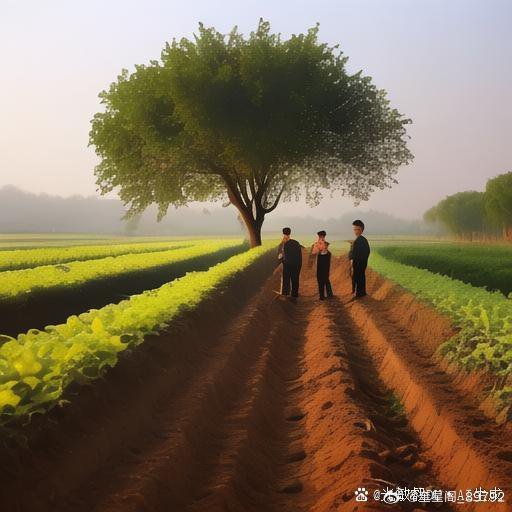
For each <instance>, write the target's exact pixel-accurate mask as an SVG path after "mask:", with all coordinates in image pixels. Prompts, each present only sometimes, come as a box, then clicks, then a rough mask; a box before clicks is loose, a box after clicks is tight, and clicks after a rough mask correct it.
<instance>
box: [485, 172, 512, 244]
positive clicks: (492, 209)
mask: <svg viewBox="0 0 512 512" xmlns="http://www.w3.org/2000/svg"><path fill="white" fill-rule="evenodd" d="M485 210H486V212H487V216H488V218H489V219H490V220H491V221H492V222H494V224H495V225H497V226H499V227H500V228H504V229H505V230H506V232H507V235H508V231H509V230H511V229H512V172H508V173H506V174H501V175H499V176H496V178H493V179H491V180H489V181H488V182H487V185H486V187H485ZM510 236H511V237H512V233H511V235H510Z"/></svg>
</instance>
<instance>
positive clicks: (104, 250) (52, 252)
mask: <svg viewBox="0 0 512 512" xmlns="http://www.w3.org/2000/svg"><path fill="white" fill-rule="evenodd" d="M200 242H201V241H200V240H194V242H193V243H192V242H190V241H188V242H184V241H176V242H150V243H135V244H133V243H132V244H116V245H84V246H73V247H44V248H40V249H15V250H10V251H9V250H7V251H0V271H5V270H20V269H25V268H34V267H39V266H41V265H55V264H58V263H68V262H69V261H84V260H94V259H98V258H106V257H108V256H120V255H121V254H138V253H143V252H157V251H166V250H169V249H177V248H181V247H189V246H190V245H193V244H194V245H197V244H199V243H200Z"/></svg>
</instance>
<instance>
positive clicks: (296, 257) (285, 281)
mask: <svg viewBox="0 0 512 512" xmlns="http://www.w3.org/2000/svg"><path fill="white" fill-rule="evenodd" d="M291 232H292V230H291V229H290V228H283V240H282V241H281V244H280V245H279V252H278V258H279V259H280V260H281V262H282V264H283V276H282V280H281V295H290V291H291V296H292V297H293V298H296V297H298V296H299V276H300V270H301V268H302V245H300V244H299V242H297V240H293V238H291Z"/></svg>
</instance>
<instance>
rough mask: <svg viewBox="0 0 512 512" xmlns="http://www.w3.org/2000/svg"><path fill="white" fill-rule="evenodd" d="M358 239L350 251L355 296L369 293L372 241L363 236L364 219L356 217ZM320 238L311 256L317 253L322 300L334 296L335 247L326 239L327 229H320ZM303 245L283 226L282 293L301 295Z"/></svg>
mask: <svg viewBox="0 0 512 512" xmlns="http://www.w3.org/2000/svg"><path fill="white" fill-rule="evenodd" d="M352 226H353V230H354V234H355V239H354V240H353V241H352V242H351V247H350V251H349V254H348V257H349V260H350V262H351V275H352V294H353V297H354V298H358V297H363V296H364V295H366V266H367V265H368V257H369V256H370V244H369V243H368V240H367V239H366V238H365V237H364V236H363V231H364V223H363V221H361V220H359V219H358V220H355V221H354V222H353V223H352ZM317 236H318V239H317V240H316V242H315V243H314V244H313V245H312V247H311V252H310V257H314V256H316V278H317V282H318V294H319V298H320V300H324V299H325V298H326V297H327V298H330V297H333V292H332V286H331V281H330V277H329V276H330V268H331V251H329V242H328V241H327V240H326V239H325V238H326V236H327V233H326V232H325V231H319V232H318V233H317ZM302 248H303V246H302V245H301V244H300V243H299V242H297V240H294V239H293V238H291V229H290V228H283V239H282V241H281V243H280V245H279V250H278V258H279V260H280V261H281V263H282V265H283V274H282V280H281V295H286V296H288V295H291V297H292V298H295V297H298V296H299V277H300V271H301V268H302Z"/></svg>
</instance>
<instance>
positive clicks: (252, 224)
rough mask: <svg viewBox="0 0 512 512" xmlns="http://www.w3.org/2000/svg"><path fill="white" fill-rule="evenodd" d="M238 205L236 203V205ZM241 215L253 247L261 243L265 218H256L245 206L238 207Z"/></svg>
mask: <svg viewBox="0 0 512 512" xmlns="http://www.w3.org/2000/svg"><path fill="white" fill-rule="evenodd" d="M235 206H236V205H235ZM237 209H238V211H239V212H240V216H241V217H242V220H243V221H244V224H245V228H246V229H247V235H248V236H249V244H250V245H251V247H257V246H258V245H261V226H262V225H263V218H261V219H254V218H253V216H252V215H251V214H250V213H249V212H247V210H245V209H243V208H238V207H237Z"/></svg>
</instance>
